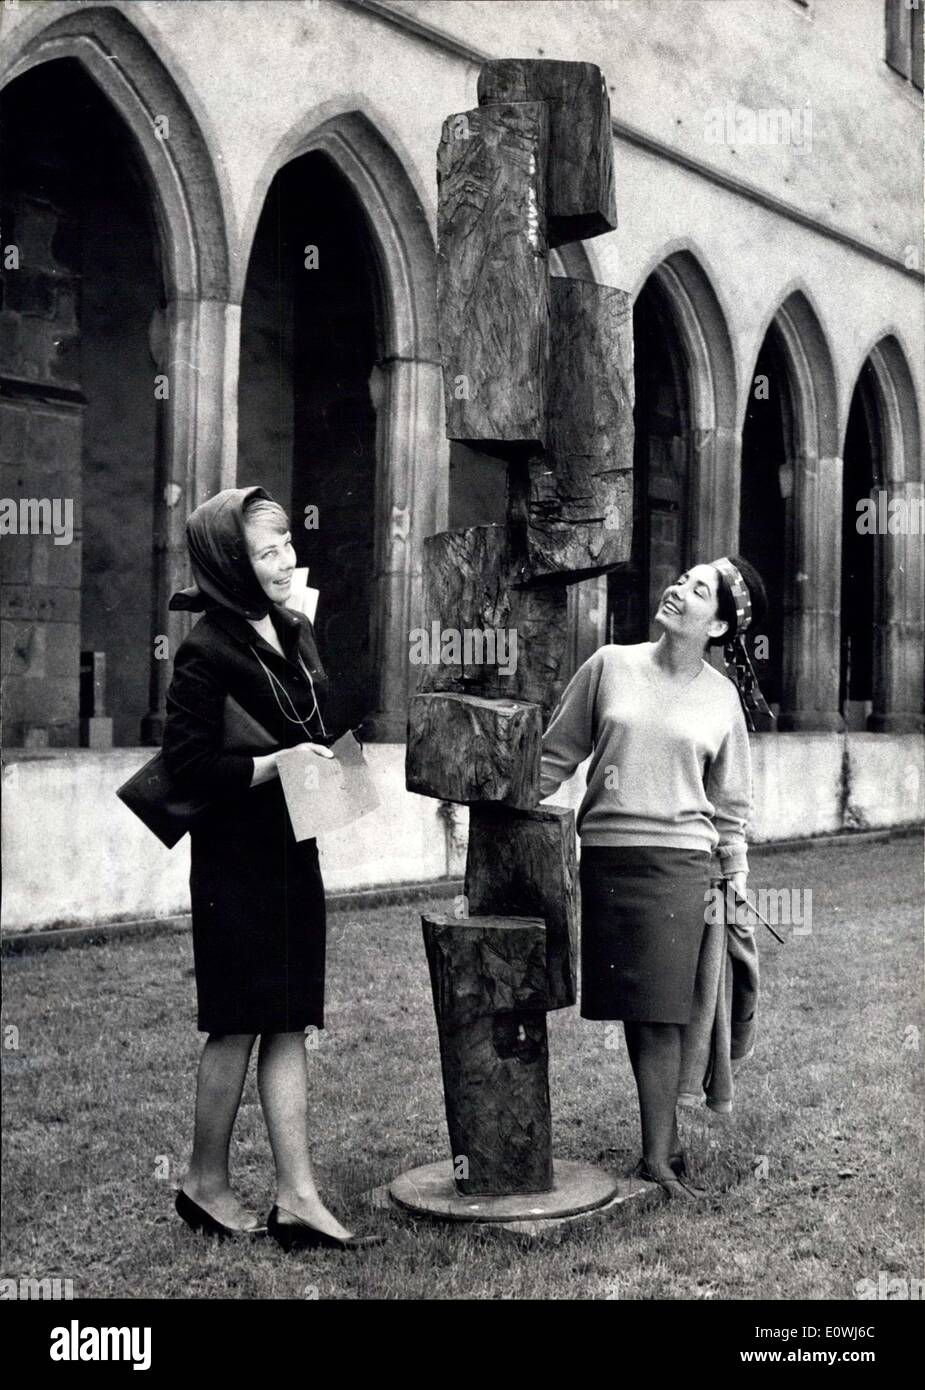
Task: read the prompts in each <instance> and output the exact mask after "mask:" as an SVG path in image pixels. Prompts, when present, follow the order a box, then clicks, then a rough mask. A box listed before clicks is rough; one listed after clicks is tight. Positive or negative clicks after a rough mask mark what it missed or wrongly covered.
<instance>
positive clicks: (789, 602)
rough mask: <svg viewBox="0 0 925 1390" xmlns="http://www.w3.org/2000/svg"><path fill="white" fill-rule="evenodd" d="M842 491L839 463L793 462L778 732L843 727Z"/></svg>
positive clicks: (830, 460) (808, 459) (831, 460)
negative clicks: (840, 685) (840, 698)
mask: <svg viewBox="0 0 925 1390" xmlns="http://www.w3.org/2000/svg"><path fill="white" fill-rule="evenodd" d="M841 491H842V461H841V459H840V458H824V459H816V458H813V457H807V456H803V457H801V458H798V459H797V460H796V464H795V468H794V493H793V514H792V519H791V523H790V524H791V528H792V530H791V544H790V547H789V556H788V560H789V563H790V565H791V567H792V568H791V573H790V576H789V584H788V589H787V597H786V599H785V612H784V653H783V656H784V661H783V699H782V701H781V712H780V718H779V719H778V728H779V729H781V730H825V731H829V732H839V731H840V730H841V729H842V728H843V727H844V721H843V719H842V716H841V713H840V711H839V706H838V683H839V663H840V630H839V624H840V611H841V610H840V587H841Z"/></svg>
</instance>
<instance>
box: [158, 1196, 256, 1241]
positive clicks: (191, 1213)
mask: <svg viewBox="0 0 925 1390" xmlns="http://www.w3.org/2000/svg"><path fill="white" fill-rule="evenodd" d="M174 1206H175V1207H176V1209H177V1215H178V1216H181V1217H182V1218H183V1220H184V1221H185V1222H186V1224H187V1226H189V1228H190V1230H193V1231H201V1232H202V1233H203V1234H204V1235H207V1236H217V1237H218V1239H219V1240H246V1239H249V1238H250V1237H251V1236H265V1235H266V1233H267V1228H266V1226H249V1227H248V1226H246V1227H243V1228H242V1227H239V1226H225V1225H223V1223H222V1222H221V1221H217V1220H216V1219H215V1217H214V1216H211V1215H210V1214H209V1212H207V1211H206V1209H205V1207H201V1206H200V1205H199V1203H198V1202H194V1201H193V1199H192V1197H188V1196H187V1195H186V1193H185V1192H184V1191H183V1189H182V1187H181V1188H179V1189H178V1191H177V1199H176V1201H175V1203H174Z"/></svg>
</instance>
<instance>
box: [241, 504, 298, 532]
mask: <svg viewBox="0 0 925 1390" xmlns="http://www.w3.org/2000/svg"><path fill="white" fill-rule="evenodd" d="M251 521H265V522H266V524H267V525H268V526H272V527H273V530H274V531H279V533H280V535H285V533H286V532H287V531H288V530H289V529H290V527H289V518H288V516H287V515H286V512H285V509H284V508H283V507H281V506H280V505H279V503H278V502H274V501H273V499H272V498H271V497H249V498H248V499H247V501H246V502H245V503H244V524H245V526H246V525H247V524H248V522H251Z"/></svg>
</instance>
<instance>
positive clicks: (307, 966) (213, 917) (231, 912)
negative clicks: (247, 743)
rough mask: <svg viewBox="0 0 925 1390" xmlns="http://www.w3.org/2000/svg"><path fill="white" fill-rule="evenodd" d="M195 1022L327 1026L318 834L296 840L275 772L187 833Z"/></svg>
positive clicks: (250, 1028)
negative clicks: (189, 838) (189, 853)
mask: <svg viewBox="0 0 925 1390" xmlns="http://www.w3.org/2000/svg"><path fill="white" fill-rule="evenodd" d="M191 840H192V846H191V868H190V897H191V903H192V917H193V958H194V962H195V967H196V996H197V1001H198V1006H199V1029H200V1031H201V1032H204V1033H292V1032H302V1031H303V1030H304V1029H305V1028H307V1027H308V1026H309V1025H310V1024H314V1025H315V1027H317V1028H323V1027H324V967H325V902H324V883H323V882H322V878H321V866H320V864H319V861H318V846H317V843H316V841H315V840H303V841H302V842H301V843H299V842H297V841H296V839H295V837H294V835H293V833H292V827H291V826H290V823H289V816H288V814H287V812H286V806H285V801H284V799H283V793H282V787H281V785H280V783H279V782H278V781H275V780H274V781H272V782H265V783H263V784H262V785H261V786H259V787H254V788H252V789H249V790H248V791H247V792H246V793H245V794H244V795H243V796H240V797H234V798H232V799H231V800H229V802H228V803H227V805H226V806H224V807H221V808H219V809H217V810H216V811H214V812H212V813H210V814H209V816H208V817H207V818H206V819H205V820H204V821H202V822H200V824H199V825H197V826H196V828H195V829H194V830H193V831H192V833H191Z"/></svg>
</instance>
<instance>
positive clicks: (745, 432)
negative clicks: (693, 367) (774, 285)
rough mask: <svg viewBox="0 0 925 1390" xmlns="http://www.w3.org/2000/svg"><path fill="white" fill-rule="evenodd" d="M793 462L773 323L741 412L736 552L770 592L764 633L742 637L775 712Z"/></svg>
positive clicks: (780, 350) (789, 407)
mask: <svg viewBox="0 0 925 1390" xmlns="http://www.w3.org/2000/svg"><path fill="white" fill-rule="evenodd" d="M795 457H796V447H795V443H794V438H793V403H792V400H791V396H790V383H789V378H788V374H787V365H786V360H785V352H784V346H783V343H782V340H781V336H780V333H779V331H778V329H777V328H776V327H775V326H774V325H773V324H772V325H771V327H770V329H769V330H768V333H767V336H766V338H765V340H764V343H763V344H762V347H761V351H760V352H759V354H758V359H757V361H756V363H755V371H754V373H753V376H752V381H751V384H750V387H749V399H748V404H747V406H746V408H745V423H744V426H743V429H742V481H741V492H740V497H741V501H740V520H739V545H738V550H739V553H740V554H742V555H744V556H745V558H746V559H747V560H750V561H751V563H752V564H753V565H754V566H755V568H756V569H757V570H758V572H759V573H760V574H761V577H762V578H763V580H764V583H765V587H766V589H767V593H768V617H767V620H766V622H765V623H764V625H763V631H762V632H757V631H755V632H749V634H748V637H747V639H746V640H747V644H748V647H749V654H750V656H751V659H752V662H753V664H754V667H755V673H756V675H757V676H758V680H759V683H760V685H761V688H762V691H763V693H764V697H765V699H766V700H767V702H768V704H769V705H770V707H771V709H772V711H773V712H774V713H775V714H777V713H779V710H780V703H781V696H782V691H783V653H784V609H785V605H786V602H787V587H786V575H787V573H788V571H789V569H790V567H791V565H792V525H793V505H794V502H793V492H794V460H795ZM762 639H764V640H762Z"/></svg>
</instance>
